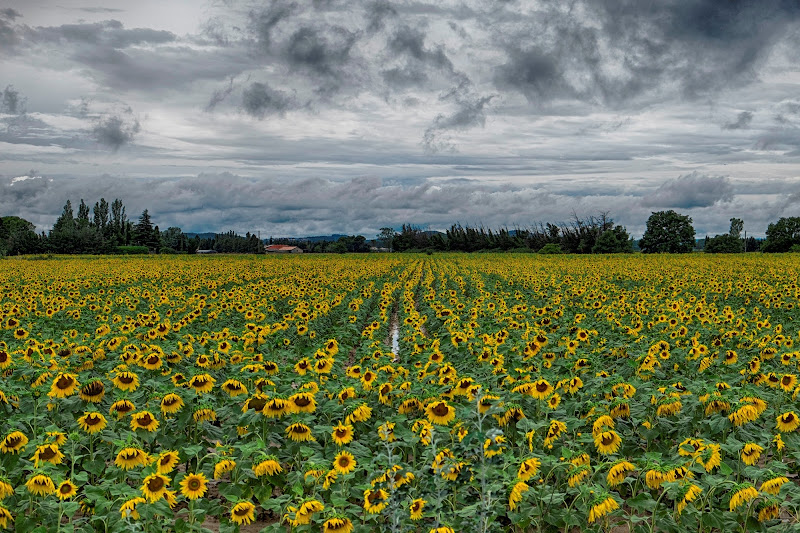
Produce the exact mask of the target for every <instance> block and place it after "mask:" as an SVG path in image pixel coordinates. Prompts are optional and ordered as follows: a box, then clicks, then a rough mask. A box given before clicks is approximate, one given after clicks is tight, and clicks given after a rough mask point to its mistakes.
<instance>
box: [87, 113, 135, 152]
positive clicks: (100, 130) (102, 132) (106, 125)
mask: <svg viewBox="0 0 800 533" xmlns="http://www.w3.org/2000/svg"><path fill="white" fill-rule="evenodd" d="M140 131H141V124H140V123H139V119H138V118H136V117H134V116H133V112H132V111H131V110H130V109H128V110H127V111H126V112H123V113H116V114H107V115H104V116H102V117H101V118H100V119H99V120H98V122H97V124H96V125H95V126H94V128H93V129H92V137H93V138H94V139H95V140H96V141H97V142H98V143H99V144H101V145H103V146H106V147H108V148H111V149H112V150H113V151H114V152H116V151H117V150H119V149H120V148H121V147H122V146H124V145H126V144H128V143H130V142H133V139H134V138H135V137H136V134H138V133H139V132H140Z"/></svg>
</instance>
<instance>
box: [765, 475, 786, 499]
mask: <svg viewBox="0 0 800 533" xmlns="http://www.w3.org/2000/svg"><path fill="white" fill-rule="evenodd" d="M788 482H789V478H786V477H783V476H778V477H773V478H771V479H768V480H766V481H765V482H763V483H762V484H761V492H766V493H767V494H772V495H773V496H777V495H778V493H779V492H780V491H781V487H782V486H783V485H784V484H785V483H788Z"/></svg>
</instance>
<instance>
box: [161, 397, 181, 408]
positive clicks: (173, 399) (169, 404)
mask: <svg viewBox="0 0 800 533" xmlns="http://www.w3.org/2000/svg"><path fill="white" fill-rule="evenodd" d="M163 403H164V405H165V406H167V407H172V406H173V405H175V404H176V403H178V398H176V397H175V396H167V397H166V398H164V402H163Z"/></svg>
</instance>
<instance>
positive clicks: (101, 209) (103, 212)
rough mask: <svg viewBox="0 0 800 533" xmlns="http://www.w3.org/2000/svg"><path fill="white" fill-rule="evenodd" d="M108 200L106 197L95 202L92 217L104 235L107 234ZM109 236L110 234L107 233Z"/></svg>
mask: <svg viewBox="0 0 800 533" xmlns="http://www.w3.org/2000/svg"><path fill="white" fill-rule="evenodd" d="M108 215H109V211H108V202H106V199H105V198H100V201H99V202H95V203H94V209H92V218H93V222H94V226H95V227H96V228H99V229H100V231H101V232H102V233H103V235H106V226H108ZM106 236H108V235H106Z"/></svg>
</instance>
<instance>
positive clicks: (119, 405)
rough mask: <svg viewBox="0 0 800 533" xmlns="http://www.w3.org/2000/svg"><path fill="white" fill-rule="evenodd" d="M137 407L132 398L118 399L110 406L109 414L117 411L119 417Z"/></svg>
mask: <svg viewBox="0 0 800 533" xmlns="http://www.w3.org/2000/svg"><path fill="white" fill-rule="evenodd" d="M134 409H136V406H135V405H134V403H133V402H132V401H130V400H117V401H116V402H114V403H113V404H111V407H109V408H108V414H111V413H115V414H116V415H117V418H122V417H123V416H125V415H126V414H128V413H130V412H131V411H133V410H134Z"/></svg>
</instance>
